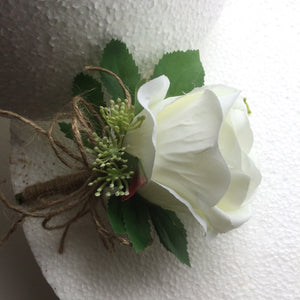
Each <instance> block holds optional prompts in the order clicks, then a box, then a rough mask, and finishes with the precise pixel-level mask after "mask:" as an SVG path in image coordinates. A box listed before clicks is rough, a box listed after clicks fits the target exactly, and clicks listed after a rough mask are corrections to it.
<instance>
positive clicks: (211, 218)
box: [126, 76, 261, 232]
mask: <svg viewBox="0 0 300 300" xmlns="http://www.w3.org/2000/svg"><path fill="white" fill-rule="evenodd" d="M169 85H170V83H169V80H168V78H167V77H166V76H160V77H158V78H156V79H153V80H151V81H149V82H147V83H146V84H144V85H143V86H142V87H141V88H140V89H139V91H138V100H139V102H140V104H141V105H142V106H143V107H144V110H143V111H142V112H141V113H140V114H142V115H145V116H146V119H145V121H144V123H143V124H142V126H141V128H139V129H137V130H134V131H132V132H129V133H128V134H127V136H126V144H127V149H128V152H129V153H131V154H133V155H135V156H137V157H138V158H139V159H140V160H141V162H142V165H143V167H144V171H145V174H146V177H147V179H148V183H147V185H146V186H144V187H142V188H141V189H140V190H139V191H138V192H139V193H140V194H141V195H142V196H143V197H144V198H146V199H147V200H148V201H150V202H153V203H156V204H158V205H159V206H161V207H163V208H166V209H171V210H173V211H175V212H184V211H189V212H190V213H192V215H193V216H194V217H195V218H196V219H197V220H198V221H199V222H200V223H201V225H202V226H203V228H204V229H205V231H207V230H210V231H212V232H226V231H228V230H230V229H233V228H235V227H238V226H240V225H241V224H243V223H244V222H245V221H247V219H248V218H249V216H250V213H251V210H250V207H249V198H250V196H251V195H252V194H253V192H254V190H255V189H256V187H257V186H258V184H259V183H260V180H261V176H260V173H259V171H258V170H257V168H256V167H255V165H254V163H253V162H252V160H251V159H250V158H249V155H248V154H249V151H250V149H251V146H252V142H253V136H252V132H251V129H250V127H249V122H248V117H247V112H246V107H245V105H244V103H242V100H241V98H240V97H239V91H237V90H235V89H233V88H230V87H226V86H223V85H215V86H204V87H201V88H195V89H194V90H193V91H191V92H190V93H188V94H185V95H183V96H179V97H172V98H167V99H165V97H166V94H167V91H168V88H169Z"/></svg>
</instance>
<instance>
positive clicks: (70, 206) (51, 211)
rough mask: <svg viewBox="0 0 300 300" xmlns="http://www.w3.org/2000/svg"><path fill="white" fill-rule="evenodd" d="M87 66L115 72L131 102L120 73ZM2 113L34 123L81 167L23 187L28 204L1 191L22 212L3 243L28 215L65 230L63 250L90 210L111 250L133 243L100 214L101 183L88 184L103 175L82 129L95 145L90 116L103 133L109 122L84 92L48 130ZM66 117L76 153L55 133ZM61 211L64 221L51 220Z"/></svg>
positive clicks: (67, 160)
mask: <svg viewBox="0 0 300 300" xmlns="http://www.w3.org/2000/svg"><path fill="white" fill-rule="evenodd" d="M86 70H94V71H100V72H105V73H107V74H109V75H111V76H113V77H114V78H115V79H116V80H117V81H118V83H119V84H120V86H121V88H122V89H123V92H124V95H125V98H126V99H127V100H128V105H130V106H131V96H130V93H129V92H128V90H127V89H126V88H125V85H124V84H123V82H122V80H121V79H120V78H119V77H118V76H117V75H116V74H114V73H113V72H111V71H109V70H107V69H104V68H101V67H90V66H89V67H86ZM0 116H3V117H7V118H10V119H16V120H19V121H21V122H23V123H25V124H27V125H29V126H30V127H32V128H33V129H34V130H35V131H36V132H38V133H39V134H42V135H44V136H46V138H47V139H48V141H49V144H50V146H51V148H52V150H53V151H54V153H55V155H56V157H57V158H58V159H59V160H60V161H61V163H63V164H64V165H65V166H67V167H68V168H70V169H71V170H79V171H77V172H76V173H71V174H69V175H65V176H57V177H55V178H54V179H52V180H49V181H46V182H41V183H36V184H33V185H31V186H28V187H26V188H25V189H24V190H23V191H22V201H23V202H24V204H26V207H24V206H21V205H15V204H12V203H11V202H10V201H9V200H8V199H7V198H6V197H5V196H4V195H3V193H2V192H1V191H0V200H1V201H2V203H3V204H4V205H5V206H6V207H7V208H8V209H9V210H12V211H15V212H17V213H18V214H19V215H20V217H19V218H18V219H17V221H16V222H14V223H13V224H12V226H11V228H10V229H9V230H8V231H7V233H6V234H5V236H4V237H3V238H2V239H1V240H0V246H1V245H3V244H4V243H5V242H6V241H7V240H8V239H9V237H10V236H11V235H12V234H13V233H14V232H15V231H16V229H17V227H18V225H19V224H22V223H23V222H24V220H25V219H26V218H28V217H32V218H41V219H43V221H42V227H43V228H44V229H45V230H57V229H62V230H63V233H62V236H61V239H60V243H59V248H58V252H59V253H63V251H64V245H65V238H66V236H67V233H68V231H69V229H70V227H71V225H73V224H74V223H75V222H76V221H78V220H79V219H80V218H82V217H83V216H85V215H87V214H90V215H91V218H92V220H93V223H94V225H95V227H96V230H97V232H98V233H99V236H100V237H101V239H102V241H103V244H104V246H105V247H106V248H107V249H108V250H113V249H114V242H115V241H118V242H119V243H121V244H122V245H126V246H131V243H130V242H129V241H128V240H127V239H126V238H124V237H122V236H120V235H116V234H114V233H112V232H111V231H109V230H108V229H107V228H106V225H105V222H104V220H102V218H101V217H100V214H99V210H100V208H101V207H102V209H106V201H105V199H104V198H103V197H101V196H100V197H96V196H95V191H96V189H97V185H93V186H89V185H88V184H89V183H90V182H92V181H93V180H94V179H95V178H96V177H97V176H99V174H95V173H94V171H92V165H91V162H90V159H89V156H88V154H87V152H86V149H85V147H84V144H83V141H82V132H84V134H85V135H86V136H87V138H88V139H89V141H90V142H91V143H92V145H94V146H96V145H97V143H96V141H95V138H94V136H93V132H95V131H96V130H95V128H94V126H93V124H92V122H91V120H90V118H89V117H90V116H92V117H93V118H94V119H95V120H96V121H97V123H98V125H99V126H100V128H102V136H104V135H105V123H104V121H103V119H102V118H101V116H100V114H99V113H98V112H97V111H96V109H95V108H94V107H93V105H91V104H90V103H88V102H87V101H86V100H85V99H84V98H82V97H81V96H80V95H79V96H76V97H74V98H73V99H72V111H71V112H70V113H58V114H56V115H55V116H54V118H53V119H52V121H51V123H50V126H49V128H48V130H45V129H44V128H42V127H40V126H39V125H38V124H36V123H35V122H33V121H32V120H29V119H27V118H24V117H23V116H21V115H19V114H16V113H14V112H11V111H6V110H0ZM63 117H64V118H71V120H72V130H73V137H74V142H75V144H76V146H77V151H76V153H74V152H73V151H71V150H70V149H69V148H68V147H66V146H65V145H64V144H63V143H62V142H61V141H60V140H58V139H57V138H55V137H54V136H53V130H54V127H55V125H56V124H57V122H58V120H59V119H60V118H63ZM2 183H3V182H0V185H1V184H2ZM53 197H55V200H53ZM99 204H101V205H99ZM71 212H72V215H71ZM67 213H68V214H67ZM61 215H65V216H66V220H65V221H64V222H63V223H61V224H57V222H56V223H55V225H51V224H50V223H51V221H52V219H53V218H55V217H57V216H61ZM70 215H71V216H70Z"/></svg>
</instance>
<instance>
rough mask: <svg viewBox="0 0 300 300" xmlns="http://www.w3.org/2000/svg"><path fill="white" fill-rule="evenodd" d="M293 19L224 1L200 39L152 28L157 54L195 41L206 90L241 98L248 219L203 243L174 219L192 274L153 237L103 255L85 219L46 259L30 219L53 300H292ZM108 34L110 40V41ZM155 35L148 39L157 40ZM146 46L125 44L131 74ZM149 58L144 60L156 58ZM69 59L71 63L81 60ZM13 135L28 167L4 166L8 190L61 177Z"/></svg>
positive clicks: (298, 256)
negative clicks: (249, 156)
mask: <svg viewBox="0 0 300 300" xmlns="http://www.w3.org/2000/svg"><path fill="white" fill-rule="evenodd" d="M61 2H62V3H63V1H61ZM66 2H67V1H66ZM182 2H183V1H182ZM128 3H131V2H130V1H128ZM163 3H164V1H163ZM184 3H187V2H184ZM195 3H196V2H194V4H195ZM185 8H186V9H187V10H189V8H188V6H185ZM178 9H180V10H181V11H182V10H183V7H182V6H180V7H178ZM180 10H178V11H177V12H175V13H174V16H178V15H179V13H180ZM299 15H300V5H299V3H297V1H296V0H294V1H293V0H289V1H285V2H282V1H274V0H273V1H271V0H264V1H258V0H252V1H250V0H242V1H237V0H229V1H227V2H226V4H225V6H224V9H223V12H222V14H221V16H220V18H219V19H218V21H217V22H216V24H215V26H214V27H213V28H212V30H211V31H210V32H208V33H207V34H206V36H205V37H204V36H201V38H200V37H199V38H198V37H197V35H196V33H195V28H193V27H192V26H190V27H187V30H186V31H184V30H183V29H182V28H181V27H180V23H178V22H179V20H181V24H183V23H184V21H183V20H182V19H178V20H177V22H174V23H176V24H177V25H174V26H175V27H173V25H172V22H170V21H169V20H168V21H162V24H161V27H166V28H168V29H169V32H171V33H172V32H173V33H174V32H175V30H176V33H177V34H176V35H171V36H170V40H169V41H166V42H165V43H166V45H168V46H166V48H167V50H170V49H169V48H168V47H171V46H170V45H171V44H172V43H173V42H174V47H175V48H176V47H180V45H181V47H182V48H185V47H187V48H189V47H192V46H194V47H195V45H196V44H197V47H198V48H200V51H201V59H202V61H203V64H204V67H205V70H206V83H208V84H212V83H225V84H229V85H232V86H234V87H237V88H239V89H241V90H243V95H244V96H247V98H248V103H249V105H250V107H251V109H252V112H253V113H252V115H251V124H252V128H253V131H254V133H255V151H256V153H257V157H258V160H259V161H260V169H261V172H262V175H263V181H262V184H261V186H260V187H259V189H258V191H257V193H256V195H255V197H254V199H253V217H252V218H251V219H250V220H249V221H248V222H247V223H246V224H245V225H243V226H242V227H240V228H239V229H237V230H235V231H232V232H230V233H228V234H226V235H221V236H218V237H217V238H216V239H214V240H212V241H207V240H205V238H204V237H203V236H202V232H201V230H200V226H199V225H198V224H196V222H195V221H194V220H193V219H192V218H188V217H186V218H184V222H185V224H186V227H187V230H188V233H189V251H190V256H191V263H192V268H188V267H186V266H184V265H181V264H180V263H178V262H177V261H176V260H175V259H174V258H173V257H172V255H171V254H169V253H167V252H165V251H164V249H163V248H162V247H161V246H160V245H159V243H158V241H157V239H156V240H155V241H154V244H153V246H152V247H150V248H149V249H147V251H145V252H143V253H142V254H139V255H136V254H135V253H134V250H132V249H123V250H122V251H121V249H118V250H117V252H116V253H115V254H109V253H108V252H106V251H104V249H103V247H102V245H101V242H100V241H99V240H98V239H97V235H96V233H95V232H94V230H93V227H92V225H91V224H90V223H89V221H88V219H86V220H83V221H82V222H79V223H78V224H76V225H75V226H74V228H73V230H71V232H70V236H69V237H68V240H67V245H66V246H67V249H66V252H65V254H64V255H63V256H61V255H58V254H57V253H56V249H57V244H58V238H59V234H58V233H57V234H52V233H51V234H49V233H45V232H44V231H42V230H41V229H40V225H39V224H38V222H36V221H35V222H32V221H31V222H28V223H26V224H25V232H26V236H27V238H28V240H29V243H30V245H31V248H32V250H33V252H34V255H35V257H36V259H37V261H38V263H39V265H40V267H41V269H42V271H43V274H44V276H45V277H46V279H47V280H48V282H49V283H50V285H51V286H52V287H53V288H54V290H55V292H56V293H57V295H58V296H59V297H60V298H61V299H84V298H86V299H119V298H122V299H216V300H217V299H291V300H294V299H300V274H299V272H300V271H299V270H300V218H299V214H300V200H299V192H300V190H299V175H300V174H299V171H300V170H299V147H300V141H299V98H298V97H299V93H300V83H299V75H300V60H299V58H298V55H299V53H300V19H299ZM187 18H188V19H187V22H188V24H192V22H191V19H192V18H194V20H193V21H194V24H196V25H195V26H197V19H196V16H195V15H193V14H191V15H190V16H189V17H188V15H187ZM82 22H83V21H82ZM164 22H167V23H164ZM88 24H89V23H88ZM86 26H87V27H88V26H91V25H86ZM106 26H107V27H108V28H109V27H110V26H109V24H106ZM176 26H177V27H176ZM113 28H114V30H120V31H122V29H121V28H120V29H118V28H115V27H114V26H113ZM177 28H178V29H177ZM180 28H181V29H180ZM114 30H113V31H112V33H111V35H113V36H114V35H116V36H117V37H118V34H117V33H116V32H115V31H114ZM155 30H157V29H155ZM50 34H51V35H50V36H52V33H50ZM54 36H55V34H54ZM124 36H125V35H124ZM162 36H164V37H166V38H167V37H168V36H169V35H162ZM162 36H161V35H159V34H158V39H159V37H162ZM143 38H145V39H146V37H145V36H144V37H143V36H134V35H132V36H131V37H126V38H124V39H125V40H126V42H127V43H128V44H130V45H132V44H131V43H132V40H134V39H136V40H138V41H140V40H141V39H143ZM172 39H174V40H172ZM188 40H189V41H190V42H188ZM152 41H153V44H152ZM150 42H151V43H150ZM147 43H148V44H147V47H146V48H141V49H142V50H141V52H139V51H138V49H139V48H138V46H137V48H135V47H133V46H131V47H132V48H131V50H132V51H133V52H134V53H135V55H136V58H137V59H138V62H139V65H140V67H141V64H143V59H145V60H147V57H145V58H141V57H142V53H143V52H147V49H148V45H149V48H151V49H152V46H153V47H159V49H160V50H159V51H160V52H161V51H162V49H163V47H164V45H160V46H158V45H157V44H156V43H157V41H156V39H154V38H153V40H151V41H149V40H148V39H147ZM41 45H43V43H41ZM143 45H144V46H145V44H143ZM69 46H70V45H69V44H68V47H69ZM41 47H42V46H41ZM89 51H91V50H89ZM151 51H152V50H149V53H150V54H149V56H150V57H154V60H153V61H151V63H153V62H154V61H155V59H156V56H155V54H154V52H151ZM159 51H158V52H159ZM87 53H88V54H89V53H91V52H87ZM93 55H94V54H92V55H91V57H92V56H93ZM53 57H55V56H53ZM74 57H75V58H74V61H76V63H77V64H78V65H79V64H80V63H83V64H84V63H85V62H84V61H82V60H80V59H79V62H77V59H76V57H77V56H76V55H75V54H74ZM148 58H149V57H148ZM151 63H150V64H151ZM76 68H77V67H76ZM76 68H75V69H76ZM144 72H147V70H146V67H145V69H144ZM59 75H60V74H57V76H59ZM42 80H43V78H42V79H41V81H42ZM54 81H55V79H53V82H54ZM13 130H14V132H15V133H17V135H18V136H19V137H18V138H17V137H16V136H15V137H14V149H13V151H14V152H13V154H14V155H13V157H14V161H15V162H17V161H18V159H24V158H25V159H26V160H27V161H33V160H35V161H36V162H37V163H30V165H29V167H28V168H27V167H26V169H25V170H26V171H24V169H23V170H22V167H23V165H22V164H21V163H20V161H19V163H17V164H13V165H12V171H13V183H14V185H15V189H16V190H17V189H20V188H21V187H22V186H24V184H26V183H30V182H29V181H28V179H27V178H31V179H30V180H31V181H32V182H34V181H37V180H43V179H45V178H47V177H51V176H55V174H57V173H60V172H65V170H63V169H61V168H60V167H58V166H59V164H58V163H57V162H55V160H54V158H51V157H49V156H48V154H47V153H48V152H47V151H46V150H45V151H42V150H43V148H39V147H37V146H36V145H37V142H39V141H41V138H40V137H37V136H35V137H33V138H32V139H31V140H30V143H28V136H26V132H25V131H23V132H22V130H21V129H20V128H17V124H15V125H14V127H13ZM20 132H22V134H20ZM22 139H23V140H25V141H26V142H25V143H24V142H22ZM43 147H44V146H43ZM22 153H23V154H22ZM43 153H44V156H43ZM53 160H54V161H53ZM53 163H55V165H53ZM23 180H24V182H23Z"/></svg>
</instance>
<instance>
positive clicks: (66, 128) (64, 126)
mask: <svg viewBox="0 0 300 300" xmlns="http://www.w3.org/2000/svg"><path fill="white" fill-rule="evenodd" d="M58 125H59V128H60V131H62V132H63V133H64V134H65V137H66V138H68V139H71V140H73V130H72V124H71V123H66V122H59V123H58Z"/></svg>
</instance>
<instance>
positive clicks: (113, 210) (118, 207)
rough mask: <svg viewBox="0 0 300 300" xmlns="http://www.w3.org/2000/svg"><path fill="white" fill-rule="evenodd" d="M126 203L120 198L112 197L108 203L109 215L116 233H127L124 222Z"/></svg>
mask: <svg viewBox="0 0 300 300" xmlns="http://www.w3.org/2000/svg"><path fill="white" fill-rule="evenodd" d="M123 206H124V203H123V202H122V201H121V198H120V197H111V198H110V199H109V201H108V207H107V214H108V218H109V221H110V224H111V226H112V228H113V230H114V232H115V233H126V229H125V224H124V220H123Z"/></svg>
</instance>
